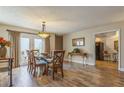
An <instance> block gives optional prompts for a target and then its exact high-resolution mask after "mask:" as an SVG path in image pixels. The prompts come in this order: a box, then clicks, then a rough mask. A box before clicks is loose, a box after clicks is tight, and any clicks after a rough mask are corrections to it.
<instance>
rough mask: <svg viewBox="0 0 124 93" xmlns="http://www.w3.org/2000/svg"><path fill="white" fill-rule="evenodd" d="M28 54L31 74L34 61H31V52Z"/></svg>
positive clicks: (28, 51)
mask: <svg viewBox="0 0 124 93" xmlns="http://www.w3.org/2000/svg"><path fill="white" fill-rule="evenodd" d="M26 53H27V57H28V68H27V70H29V72H31V71H32V67H33V62H32V59H31V51H30V50H26Z"/></svg>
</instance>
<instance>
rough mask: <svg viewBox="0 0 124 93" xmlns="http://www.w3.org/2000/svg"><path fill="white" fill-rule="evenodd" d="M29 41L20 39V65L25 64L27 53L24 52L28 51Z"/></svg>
mask: <svg viewBox="0 0 124 93" xmlns="http://www.w3.org/2000/svg"><path fill="white" fill-rule="evenodd" d="M29 44H30V39H29V38H21V44H20V45H21V49H20V50H21V56H20V57H21V61H20V65H26V64H27V53H26V50H29Z"/></svg>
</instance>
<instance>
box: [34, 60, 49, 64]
mask: <svg viewBox="0 0 124 93" xmlns="http://www.w3.org/2000/svg"><path fill="white" fill-rule="evenodd" d="M36 64H37V65H40V64H41V65H42V64H47V62H45V61H44V60H37V61H36Z"/></svg>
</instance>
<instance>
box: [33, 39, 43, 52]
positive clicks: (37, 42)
mask: <svg viewBox="0 0 124 93" xmlns="http://www.w3.org/2000/svg"><path fill="white" fill-rule="evenodd" d="M34 49H38V50H39V51H40V52H43V40H42V39H34Z"/></svg>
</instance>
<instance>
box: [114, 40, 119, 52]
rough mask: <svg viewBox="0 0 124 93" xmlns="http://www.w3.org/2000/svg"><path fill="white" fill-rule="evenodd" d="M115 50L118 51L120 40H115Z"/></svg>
mask: <svg viewBox="0 0 124 93" xmlns="http://www.w3.org/2000/svg"><path fill="white" fill-rule="evenodd" d="M114 50H116V51H118V40H116V41H114Z"/></svg>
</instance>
